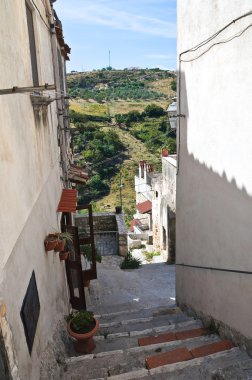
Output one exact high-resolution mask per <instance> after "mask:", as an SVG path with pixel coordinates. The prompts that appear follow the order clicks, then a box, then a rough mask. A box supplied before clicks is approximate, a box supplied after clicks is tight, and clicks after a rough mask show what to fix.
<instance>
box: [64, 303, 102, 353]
mask: <svg viewBox="0 0 252 380" xmlns="http://www.w3.org/2000/svg"><path fill="white" fill-rule="evenodd" d="M65 320H66V321H67V332H68V334H69V336H70V337H72V338H74V339H75V342H74V347H75V350H76V351H77V352H80V353H83V354H88V353H89V352H91V351H93V350H94V349H95V341H94V339H93V336H94V335H95V333H96V332H97V330H98V329H99V321H98V320H97V319H96V318H95V317H94V314H93V312H91V311H87V310H80V311H75V312H72V313H70V314H69V315H67V316H65Z"/></svg>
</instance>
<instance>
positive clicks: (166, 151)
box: [161, 146, 169, 157]
mask: <svg viewBox="0 0 252 380" xmlns="http://www.w3.org/2000/svg"><path fill="white" fill-rule="evenodd" d="M161 154H162V157H168V156H169V149H168V147H167V146H162V148H161Z"/></svg>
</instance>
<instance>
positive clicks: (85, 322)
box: [65, 310, 95, 333]
mask: <svg viewBox="0 0 252 380" xmlns="http://www.w3.org/2000/svg"><path fill="white" fill-rule="evenodd" d="M65 320H66V321H67V322H70V323H71V327H72V329H73V331H75V332H77V333H86V332H89V331H90V330H91V329H92V327H93V325H94V323H95V322H94V313H93V312H92V311H86V310H80V311H75V312H72V313H70V314H69V315H67V316H65Z"/></svg>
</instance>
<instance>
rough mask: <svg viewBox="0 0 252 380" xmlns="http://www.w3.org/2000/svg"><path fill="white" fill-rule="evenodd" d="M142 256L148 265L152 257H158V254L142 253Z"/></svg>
mask: <svg viewBox="0 0 252 380" xmlns="http://www.w3.org/2000/svg"><path fill="white" fill-rule="evenodd" d="M143 254H144V256H145V260H146V261H148V263H150V262H151V261H152V260H153V257H154V256H160V252H147V251H145V252H143Z"/></svg>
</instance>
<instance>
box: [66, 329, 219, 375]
mask: <svg viewBox="0 0 252 380" xmlns="http://www.w3.org/2000/svg"><path fill="white" fill-rule="evenodd" d="M219 340H220V339H219V337H217V336H216V335H209V336H201V337H197V338H191V339H188V340H186V341H182V340H178V341H175V342H165V343H160V344H154V345H150V346H142V347H133V348H128V349H124V350H116V351H107V352H100V353H97V354H96V353H94V354H91V355H85V356H79V357H73V358H70V359H68V360H67V365H68V369H67V372H66V373H65V376H64V378H63V379H64V380H70V379H74V380H77V379H79V378H80V379H82V380H90V379H95V378H107V377H109V376H115V375H122V374H124V373H127V372H129V370H135V371H136V370H137V371H139V370H143V369H145V359H146V357H147V356H153V355H154V354H157V353H160V352H162V353H164V352H169V351H172V350H174V349H177V348H182V347H186V348H187V349H188V350H192V349H194V348H196V347H199V346H203V345H206V344H210V343H215V342H218V341H219ZM78 376H79V377H78Z"/></svg>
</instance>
